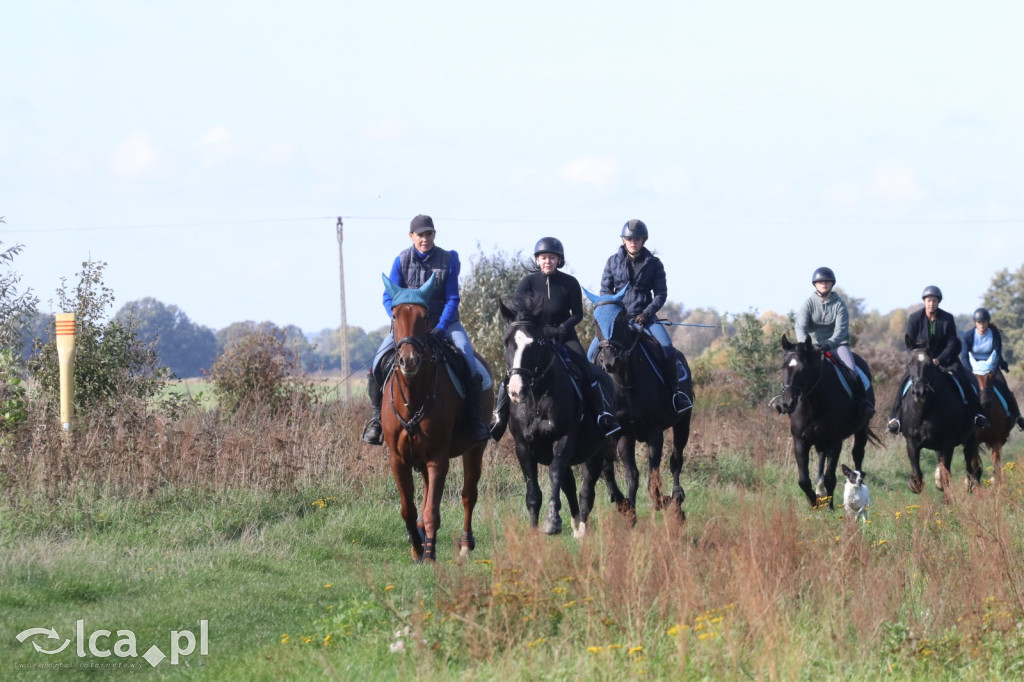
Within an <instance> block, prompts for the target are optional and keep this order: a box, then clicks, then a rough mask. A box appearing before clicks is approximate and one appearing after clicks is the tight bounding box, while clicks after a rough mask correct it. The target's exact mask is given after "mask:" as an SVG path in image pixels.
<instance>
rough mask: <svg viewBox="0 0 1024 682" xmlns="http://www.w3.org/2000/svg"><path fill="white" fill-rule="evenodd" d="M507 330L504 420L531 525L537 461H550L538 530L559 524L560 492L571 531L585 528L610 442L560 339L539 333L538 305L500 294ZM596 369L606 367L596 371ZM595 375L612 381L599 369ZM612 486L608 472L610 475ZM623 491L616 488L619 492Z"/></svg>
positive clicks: (536, 510) (558, 528)
mask: <svg viewBox="0 0 1024 682" xmlns="http://www.w3.org/2000/svg"><path fill="white" fill-rule="evenodd" d="M500 307H501V316H502V317H503V318H504V320H505V322H506V324H507V325H508V326H507V329H506V331H505V362H506V365H507V367H508V395H509V398H510V400H511V407H510V419H509V428H510V430H511V432H512V437H513V438H514V439H515V448H516V458H517V459H518V460H519V467H520V469H522V471H523V477H524V478H525V479H526V508H527V510H528V511H529V513H530V525H531V526H532V527H533V528H537V525H538V522H539V517H540V508H541V490H540V484H539V483H538V479H537V467H538V465H540V464H543V465H545V466H547V467H548V482H549V491H550V492H549V496H548V514H547V519H546V520H545V522H544V529H543V530H544V532H545V533H547V534H548V535H554V534H557V533H561V532H562V517H561V507H562V502H561V493H563V492H564V493H565V496H566V498H567V500H568V502H569V513H570V515H571V516H572V528H573V535H574V536H575V537H577V538H578V537H582V536H583V535H584V534H585V533H586V527H587V521H588V518H589V516H590V512H591V510H592V509H593V505H594V496H595V493H594V484H595V483H596V482H597V479H598V478H600V477H601V475H602V472H603V471H606V464H608V465H609V466H608V467H607V468H608V469H610V468H611V467H610V460H611V458H612V451H611V443H610V441H609V439H608V438H606V437H605V436H604V435H602V433H601V432H600V431H599V430H598V428H597V425H596V424H595V423H594V415H592V414H590V413H589V412H588V411H587V409H586V408H587V405H586V403H587V401H586V400H584V398H583V395H582V393H581V392H582V391H586V390H587V386H586V383H585V382H586V378H583V379H577V380H576V381H574V380H573V378H572V376H571V373H570V370H569V368H568V366H567V362H566V361H565V360H564V359H563V355H562V352H561V351H560V350H559V345H560V344H557V343H556V342H555V341H554V340H552V339H548V338H545V337H544V336H543V335H542V333H541V331H542V328H541V326H540V324H539V322H538V318H537V313H538V312H539V306H533V305H532V304H531V302H530V301H522V300H517V301H515V302H514V303H513V304H512V307H511V308H509V307H508V306H506V305H505V303H504V302H503V301H502V302H500ZM600 374H604V373H603V372H601V373H600ZM598 378H599V380H602V381H604V382H606V384H607V388H608V389H609V392H608V394H609V395H610V394H611V391H610V388H611V386H610V383H611V382H610V381H609V379H608V377H607V375H605V376H604V377H603V378H602V377H600V376H599V377H598ZM577 464H583V465H584V470H583V481H582V485H581V487H580V490H579V496H577V489H576V478H575V476H574V475H573V472H572V469H571V467H572V466H574V465H577ZM609 480H610V483H609V485H610V486H613V485H614V478H611V477H610V479H609ZM619 495H620V496H621V493H619Z"/></svg>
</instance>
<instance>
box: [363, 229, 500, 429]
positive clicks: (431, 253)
mask: <svg viewBox="0 0 1024 682" xmlns="http://www.w3.org/2000/svg"><path fill="white" fill-rule="evenodd" d="M436 233H437V232H436V230H435V229H434V221H433V219H432V218H431V217H430V216H428V215H422V214H421V215H418V216H416V217H415V218H413V219H412V222H411V223H410V226H409V239H410V240H411V241H412V246H410V247H409V248H408V249H406V250H404V251H402V252H401V253H400V254H398V256H397V257H396V258H395V261H394V263H393V264H392V265H391V274H390V275H389V276H388V279H390V280H391V281H392V282H394V283H395V284H397V285H398V286H400V287H403V288H405V289H414V288H419V287H421V286H423V285H424V284H425V283H426V282H427V280H428V279H430V276H431V275H433V276H434V280H435V281H436V282H437V283H438V285H439V286H438V287H437V288H436V289H435V294H434V298H433V300H431V301H430V306H429V308H428V310H427V319H428V320H429V324H431V325H433V329H432V331H431V333H432V334H438V335H441V336H446V337H447V338H448V340H449V341H451V342H452V343H453V344H454V345H455V347H456V348H458V349H459V351H460V352H461V353H462V355H463V356H465V358H466V362H467V364H468V365H469V372H470V377H469V382H468V385H467V386H466V396H467V400H466V417H467V420H468V422H469V425H470V429H471V432H470V436H471V437H472V439H473V440H474V441H475V442H479V441H485V440H487V439H488V438H490V432H489V431H488V430H487V425H486V424H484V422H483V420H482V419H481V418H480V399H479V398H480V392H481V390H482V386H483V375H481V374H480V370H479V368H478V367H477V363H476V359H475V356H474V353H473V346H472V345H471V344H470V341H469V335H468V334H467V333H466V328H465V327H463V326H462V323H461V322H460V321H459V301H460V297H459V271H460V270H461V267H462V266H461V264H460V263H459V254H458V253H457V252H456V251H448V250H446V249H442V248H441V247H439V246H435V245H434V236H435V234H436ZM383 303H384V311H385V312H386V313H387V315H388V319H391V295H390V294H389V293H388V292H387V291H386V290H385V292H384V298H383ZM394 347H395V338H394V336H393V335H391V334H388V335H387V337H385V339H384V341H383V342H382V343H381V345H380V348H379V349H377V354H376V355H375V356H374V358H373V366H372V367H371V368H370V373H369V375H368V376H367V380H366V392H367V394H368V395H369V396H370V404H371V405H372V406H373V415H372V416H371V417H370V418H369V419H368V420H367V422H366V424H365V426H364V427H363V435H362V439H363V440H364V441H365V442H367V443H370V444H371V445H380V444H381V443H382V442H383V441H382V438H381V435H382V433H381V424H380V407H381V402H382V401H383V395H382V389H383V385H382V383H381V381H380V380H379V378H378V374H377V370H378V365H379V364H380V361H381V358H383V356H384V355H385V354H386V353H387V352H388V351H391V350H393V349H394ZM474 397H475V398H474Z"/></svg>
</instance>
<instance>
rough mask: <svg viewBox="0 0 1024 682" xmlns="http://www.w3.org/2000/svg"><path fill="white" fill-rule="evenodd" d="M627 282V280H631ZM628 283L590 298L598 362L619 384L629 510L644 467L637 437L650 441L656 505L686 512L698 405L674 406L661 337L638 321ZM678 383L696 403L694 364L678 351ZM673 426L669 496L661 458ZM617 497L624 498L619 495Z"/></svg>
mask: <svg viewBox="0 0 1024 682" xmlns="http://www.w3.org/2000/svg"><path fill="white" fill-rule="evenodd" d="M627 286H628V285H627ZM626 288H627V287H623V288H622V290H620V291H619V292H618V293H616V294H613V295H605V296H595V295H594V294H592V293H590V292H589V291H587V292H586V294H587V298H589V299H590V301H591V302H592V303H594V305H595V306H596V307H595V309H594V321H595V323H596V326H597V336H598V350H597V356H596V358H595V359H594V362H595V364H596V365H597V366H598V367H600V368H602V369H603V370H605V371H606V372H608V374H609V375H610V376H611V377H612V382H613V383H614V384H615V399H616V402H617V403H618V412H617V413H616V415H615V416H616V417H617V418H618V420H619V423H620V424H622V431H621V432H619V433H618V434H617V436H616V438H617V441H616V452H617V455H618V457H619V461H620V462H622V466H623V468H624V470H625V473H626V495H627V497H626V500H625V503H626V504H627V505H628V508H627V513H630V514H633V515H635V513H636V492H637V489H638V488H639V480H640V472H639V469H638V467H637V464H636V444H637V442H641V443H645V444H646V445H647V471H648V476H647V492H648V494H649V495H650V497H651V501H652V503H653V505H654V508H655V509H664V508H665V507H666V506H670V505H671V506H672V507H673V508H674V509H675V510H676V511H677V512H678V513H680V514H682V513H683V511H682V504H683V500H685V499H686V493H685V492H684V491H683V486H682V485H681V484H680V483H679V475H680V473H681V472H682V470H683V449H684V448H685V447H686V444H687V443H688V442H689V440H690V419H691V416H692V414H693V410H692V409H689V410H686V411H684V412H682V413H677V412H676V411H675V410H674V409H672V399H671V398H672V393H673V392H674V387H670V386H668V385H667V383H666V382H665V381H664V380H663V379H662V372H663V370H662V369H661V367H662V365H663V363H662V360H661V358H662V355H663V351H662V349H661V346H660V345H659V344H658V342H657V341H656V340H655V339H654V338H653V337H651V336H650V335H649V334H647V333H646V332H644V330H643V329H642V328H640V327H639V326H638V325H636V324H635V323H634V322H633V321H632V320H631V319H630V317H629V316H628V315H627V314H626V309H625V307H624V306H623V305H622V299H623V296H625V293H626ZM676 361H677V363H678V364H679V374H678V377H679V383H680V385H681V386H682V388H683V391H684V392H685V393H686V395H687V396H688V397H689V398H690V404H691V405H692V404H693V381H692V377H691V375H690V367H689V365H688V364H687V362H686V358H685V357H684V356H683V354H682V353H680V352H679V351H676ZM666 429H672V455H671V456H670V458H669V470H670V471H671V472H672V494H671V496H665V495H664V494H663V492H662V483H661V458H662V452H663V449H664V446H665V430H666ZM613 502H620V500H615V499H614V497H613Z"/></svg>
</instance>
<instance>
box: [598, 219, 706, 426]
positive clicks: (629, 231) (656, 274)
mask: <svg viewBox="0 0 1024 682" xmlns="http://www.w3.org/2000/svg"><path fill="white" fill-rule="evenodd" d="M619 236H620V237H621V238H622V246H620V247H619V249H618V251H616V252H615V253H613V254H612V255H611V257H610V258H609V259H608V262H607V263H605V266H604V273H603V274H602V275H601V294H602V295H608V294H615V293H617V292H619V291H620V290H621V289H622V287H624V286H626V285H627V284H628V285H629V290H628V291H627V292H626V295H625V297H624V298H623V299H622V304H623V306H624V307H625V309H626V313H627V314H628V315H630V316H631V317H632V318H633V319H634V321H635V322H636V323H637V324H638V325H640V326H642V327H643V328H644V330H646V331H647V333H649V334H650V335H651V336H653V337H654V338H655V339H656V340H657V341H658V343H659V344H660V345H661V349H662V351H663V352H664V361H663V362H662V371H663V372H664V373H665V380H666V383H667V384H668V385H669V386H671V387H672V388H673V392H672V409H674V410H675V411H676V412H685V411H686V410H688V409H690V408H691V407H693V403H692V402H691V401H690V397H689V396H688V395H686V393H684V392H683V389H682V388H681V387H680V386H679V365H678V363H677V360H676V349H675V348H674V347H673V346H672V339H671V338H669V335H668V332H667V331H665V326H664V325H662V324H660V323H659V322H658V311H659V310H661V307H662V306H663V305H665V301H666V300H667V299H668V285H667V284H666V282H665V266H664V265H662V263H661V259H660V258H658V257H657V256H655V255H654V254H653V253H651V252H650V251H649V250H648V249H647V247H646V246H645V244H646V243H647V237H648V232H647V225H645V224H644V222H643V221H642V220H637V219H635V218H634V219H633V220H630V221H629V222H627V223H626V224H625V225H623V226H622V233H621V234H620V235H619ZM597 347H598V340H597V339H596V338H595V339H594V341H593V342H592V343H591V344H590V349H589V351H588V353H587V357H588V358H589V359H590V361H591V362H593V361H594V358H596V357H597Z"/></svg>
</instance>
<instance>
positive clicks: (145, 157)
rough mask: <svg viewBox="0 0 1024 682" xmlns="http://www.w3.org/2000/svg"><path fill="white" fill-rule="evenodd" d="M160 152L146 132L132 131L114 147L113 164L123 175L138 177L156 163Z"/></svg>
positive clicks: (115, 170)
mask: <svg viewBox="0 0 1024 682" xmlns="http://www.w3.org/2000/svg"><path fill="white" fill-rule="evenodd" d="M159 157H160V152H159V151H158V150H157V148H156V145H154V144H153V142H152V141H151V140H150V139H149V136H147V135H146V134H145V133H141V132H138V133H132V134H131V135H129V136H128V137H126V138H125V139H124V140H122V141H121V142H118V143H117V145H116V146H115V147H114V154H113V158H112V160H111V165H112V167H113V169H114V172H115V173H116V174H118V175H120V176H123V177H136V176H138V175H142V174H144V173H146V172H147V171H149V170H151V169H152V168H153V166H155V165H156V162H157V160H158V159H159Z"/></svg>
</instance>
